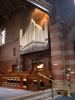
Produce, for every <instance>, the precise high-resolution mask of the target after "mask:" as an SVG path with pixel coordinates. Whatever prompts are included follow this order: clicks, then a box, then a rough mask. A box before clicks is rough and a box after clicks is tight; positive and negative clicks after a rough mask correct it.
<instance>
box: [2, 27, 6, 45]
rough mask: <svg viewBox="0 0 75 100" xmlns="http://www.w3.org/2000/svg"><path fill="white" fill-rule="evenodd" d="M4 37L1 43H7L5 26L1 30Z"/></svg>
mask: <svg viewBox="0 0 75 100" xmlns="http://www.w3.org/2000/svg"><path fill="white" fill-rule="evenodd" d="M1 35H2V38H1V44H5V38H6V28H4V29H3V30H2V32H1Z"/></svg>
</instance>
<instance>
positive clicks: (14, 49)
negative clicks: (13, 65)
mask: <svg viewBox="0 0 75 100" xmlns="http://www.w3.org/2000/svg"><path fill="white" fill-rule="evenodd" d="M13 56H16V48H13Z"/></svg>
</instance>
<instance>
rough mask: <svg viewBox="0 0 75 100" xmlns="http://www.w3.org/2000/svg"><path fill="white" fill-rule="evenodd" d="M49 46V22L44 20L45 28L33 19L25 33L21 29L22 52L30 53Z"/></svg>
mask: <svg viewBox="0 0 75 100" xmlns="http://www.w3.org/2000/svg"><path fill="white" fill-rule="evenodd" d="M44 48H48V22H47V20H46V19H45V20H44V29H42V28H41V27H40V26H39V25H38V24H36V23H35V21H34V20H33V19H31V21H30V23H29V26H28V28H27V30H26V31H25V33H24V35H23V30H22V29H20V53H28V52H33V51H38V50H42V49H44Z"/></svg>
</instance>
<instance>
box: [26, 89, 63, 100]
mask: <svg viewBox="0 0 75 100" xmlns="http://www.w3.org/2000/svg"><path fill="white" fill-rule="evenodd" d="M34 94H35V95H34ZM34 94H33V95H32V96H29V97H28V98H27V99H26V98H24V100H54V99H55V98H60V97H61V95H58V94H57V93H56V92H55V91H54V90H53V97H52V90H51V89H49V90H44V91H40V92H37V93H34Z"/></svg>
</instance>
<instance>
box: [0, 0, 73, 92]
mask: <svg viewBox="0 0 75 100" xmlns="http://www.w3.org/2000/svg"><path fill="white" fill-rule="evenodd" d="M74 12H75V0H6V1H5V0H0V87H8V88H20V89H26V90H30V89H32V90H41V89H42V88H41V87H44V88H45V89H48V88H58V89H59V90H67V87H69V88H71V90H72V91H75V13H74ZM68 76H69V77H68ZM68 78H69V79H68ZM67 81H68V82H69V84H68V85H67Z"/></svg>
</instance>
